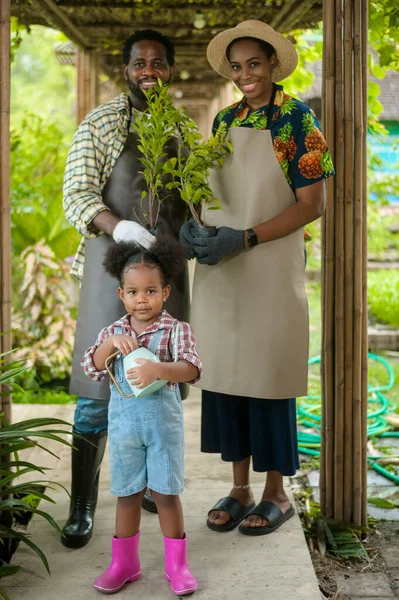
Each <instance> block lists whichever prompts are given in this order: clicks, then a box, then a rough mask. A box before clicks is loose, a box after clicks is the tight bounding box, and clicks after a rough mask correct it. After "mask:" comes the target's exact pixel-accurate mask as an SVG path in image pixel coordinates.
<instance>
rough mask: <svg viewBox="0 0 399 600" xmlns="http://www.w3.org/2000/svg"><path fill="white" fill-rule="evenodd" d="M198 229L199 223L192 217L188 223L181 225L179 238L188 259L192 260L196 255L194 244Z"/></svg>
mask: <svg viewBox="0 0 399 600" xmlns="http://www.w3.org/2000/svg"><path fill="white" fill-rule="evenodd" d="M197 231H198V225H197V223H196V222H195V221H194V219H190V220H189V221H187V223H184V224H183V225H182V226H181V227H180V231H179V240H180V243H181V245H182V246H183V248H184V250H185V253H186V258H187V259H188V260H191V259H192V258H194V256H195V254H194V249H193V244H194V236H195V235H196V233H197Z"/></svg>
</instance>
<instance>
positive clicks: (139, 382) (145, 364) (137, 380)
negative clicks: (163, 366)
mask: <svg viewBox="0 0 399 600" xmlns="http://www.w3.org/2000/svg"><path fill="white" fill-rule="evenodd" d="M136 362H137V363H139V364H140V365H142V366H141V367H133V368H132V369H128V370H127V371H126V376H127V378H128V380H129V381H131V382H132V383H133V385H135V386H136V387H138V388H143V387H145V386H146V385H148V384H149V383H152V382H153V381H155V380H156V379H158V373H157V371H158V363H155V362H153V361H152V360H145V359H144V358H138V359H137V361H136Z"/></svg>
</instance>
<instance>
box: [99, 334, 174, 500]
mask: <svg viewBox="0 0 399 600" xmlns="http://www.w3.org/2000/svg"><path fill="white" fill-rule="evenodd" d="M119 329H120V331H117V330H119ZM118 333H120V334H121V333H122V328H115V334H118ZM163 334H164V332H163V330H159V331H157V332H156V333H155V334H154V336H153V337H152V339H151V341H150V344H149V346H148V349H149V350H151V352H153V353H154V354H156V350H157V349H158V347H159V344H160V342H161V338H162V336H163ZM176 336H177V332H176ZM176 339H177V337H176ZM174 359H175V360H177V352H176V344H175V352H174ZM114 373H115V379H116V381H117V382H118V385H119V387H120V388H121V390H122V391H123V393H124V394H130V393H131V388H130V386H129V384H128V382H127V380H126V378H125V376H124V372H123V357H122V356H121V355H120V354H119V355H118V356H117V357H116V359H115V361H114ZM108 420H109V424H108V435H109V458H110V471H111V472H110V479H111V494H113V495H114V496H120V497H122V496H130V495H132V494H137V493H138V492H140V491H141V490H143V489H144V488H146V487H148V488H150V489H151V490H154V491H156V492H159V493H160V494H168V495H178V494H180V493H181V492H182V491H183V489H184V425H183V408H182V402H181V396H180V391H179V386H178V385H174V386H173V387H170V386H169V385H164V386H163V387H162V388H161V389H159V390H158V391H157V392H155V393H153V394H150V395H148V396H145V397H144V398H136V397H135V396H132V397H131V398H124V397H123V396H121V395H120V394H119V392H118V390H117V388H116V386H115V385H113V384H112V385H111V399H110V403H109V414H108Z"/></svg>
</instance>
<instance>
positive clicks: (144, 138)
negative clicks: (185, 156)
mask: <svg viewBox="0 0 399 600" xmlns="http://www.w3.org/2000/svg"><path fill="white" fill-rule="evenodd" d="M144 93H145V95H146V97H147V103H148V111H143V112H140V111H135V113H134V117H135V118H134V120H133V121H132V125H131V127H132V129H133V131H134V132H135V133H136V134H137V137H138V145H137V147H138V149H139V150H140V152H141V154H142V156H141V157H140V158H139V160H140V162H141V163H142V165H143V170H142V171H141V174H142V175H143V177H144V180H145V183H146V189H145V190H143V192H142V194H141V208H142V215H137V214H136V218H137V219H138V221H140V223H141V224H142V225H145V224H144V223H143V220H142V218H143V219H145V221H146V222H147V223H146V224H147V226H148V228H149V229H151V230H155V228H156V225H157V221H158V216H159V209H160V206H161V202H162V200H163V199H164V198H163V196H162V192H163V191H164V190H165V182H164V171H163V169H164V163H165V159H166V156H167V154H166V146H167V144H168V142H169V141H170V139H171V138H172V137H173V135H174V133H175V131H176V127H177V121H178V118H179V115H178V113H177V111H176V109H175V107H174V106H173V100H172V98H171V96H170V94H169V92H168V86H164V85H162V82H161V81H160V80H159V81H158V85H156V86H155V88H154V89H150V90H147V91H145V92H144ZM147 207H148V209H147Z"/></svg>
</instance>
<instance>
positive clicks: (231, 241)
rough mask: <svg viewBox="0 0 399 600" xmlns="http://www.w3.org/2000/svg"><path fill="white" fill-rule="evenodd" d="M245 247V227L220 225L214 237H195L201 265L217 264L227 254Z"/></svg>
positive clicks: (196, 250)
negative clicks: (234, 227) (237, 227)
mask: <svg viewBox="0 0 399 600" xmlns="http://www.w3.org/2000/svg"><path fill="white" fill-rule="evenodd" d="M243 249H244V230H243V229H232V228H231V227H219V229H218V230H217V232H216V235H215V236H214V237H202V236H201V235H196V236H195V237H194V252H195V256H196V257H197V259H198V262H199V263H200V264H201V265H217V264H218V262H219V261H220V260H221V259H222V258H223V256H226V254H231V253H232V252H237V251H238V250H243Z"/></svg>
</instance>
